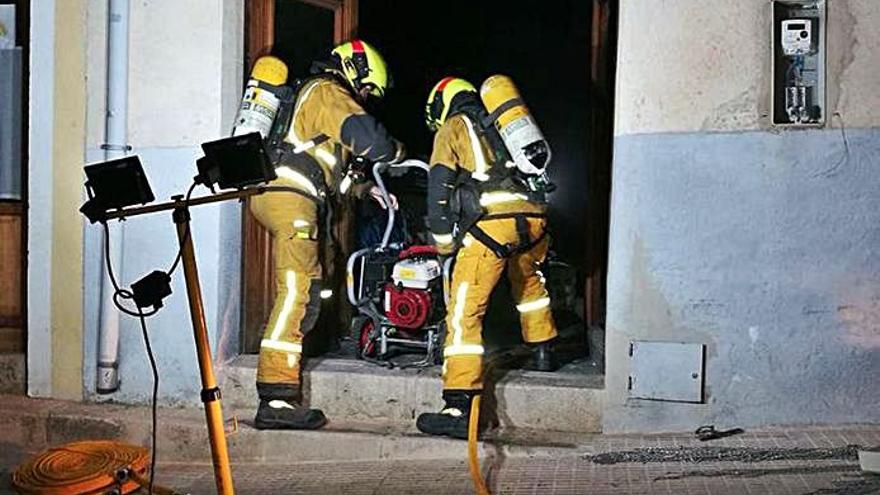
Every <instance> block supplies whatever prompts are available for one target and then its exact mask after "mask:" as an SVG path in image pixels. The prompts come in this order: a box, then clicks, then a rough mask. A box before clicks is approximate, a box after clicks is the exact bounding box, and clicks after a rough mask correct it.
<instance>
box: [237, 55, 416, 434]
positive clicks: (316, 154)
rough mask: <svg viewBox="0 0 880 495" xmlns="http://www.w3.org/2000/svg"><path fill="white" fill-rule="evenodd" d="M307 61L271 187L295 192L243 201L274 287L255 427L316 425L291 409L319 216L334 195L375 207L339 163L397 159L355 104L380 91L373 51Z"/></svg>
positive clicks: (318, 420)
mask: <svg viewBox="0 0 880 495" xmlns="http://www.w3.org/2000/svg"><path fill="white" fill-rule="evenodd" d="M276 60H277V59H276ZM279 62H280V61H279ZM316 65H317V67H318V69H317V70H315V71H313V72H316V74H315V75H314V76H312V77H310V78H308V79H306V80H305V81H303V82H302V84H300V85H299V87H298V89H297V91H296V96H295V99H293V105H292V110H291V112H290V115H289V116H288V117H287V118H289V121H288V122H289V124H287V126H288V127H287V130H286V134H285V135H284V139H283V144H282V145H281V146H280V150H279V151H278V155H277V160H276V169H275V170H276V174H277V176H278V178H277V179H276V180H275V181H274V182H273V183H272V185H280V186H289V187H293V188H296V189H297V190H299V191H300V193H301V194H291V193H285V192H270V193H267V194H263V195H260V196H255V197H254V198H253V199H252V200H251V202H250V210H251V212H252V213H253V214H254V216H255V217H256V218H257V220H258V221H259V222H260V223H261V224H262V225H263V226H265V227H266V228H267V229H268V230H269V231H270V232H271V233H272V235H273V249H274V261H275V287H276V293H277V295H276V299H275V302H274V306H273V308H272V312H271V315H270V317H269V321H268V323H267V325H266V328H265V330H264V334H263V338H262V341H261V343H260V356H259V365H258V368H257V392H258V395H259V397H260V404H259V408H258V410H257V415H256V420H255V423H256V427H257V428H261V429H281V428H292V429H315V428H320V427H321V426H323V425H324V424H325V423H326V418H325V417H324V414H323V413H322V412H321V411H320V410H318V409H309V408H306V407H304V406H302V405H301V399H302V393H301V388H300V366H301V364H302V341H303V336H304V335H305V334H306V333H308V332H309V331H310V330H311V329H312V328H313V326H314V325H315V322H316V320H317V317H318V311H319V309H320V300H321V296H320V292H321V283H320V280H321V277H322V267H321V262H320V261H321V260H320V259H319V258H320V250H319V242H318V239H319V235H318V234H319V231H321V230H324V229H322V228H321V227H323V225H322V221H321V218H322V217H323V216H324V215H323V214H322V212H323V209H324V208H325V207H326V205H327V204H328V203H330V202H331V201H332V199H333V198H334V197H335V196H336V195H340V194H353V195H355V196H356V197H360V198H365V197H368V196H372V197H373V198H374V199H376V200H377V201H379V202H380V203H382V200H381V193H380V192H379V190H378V188H376V187H375V185H373V184H371V183H370V182H361V183H357V181H353V180H352V178H353V177H354V175H353V174H352V170H350V169H349V167H347V164H348V163H349V160H350V159H351V158H352V157H362V158H364V159H366V160H368V161H387V162H394V161H397V160H401V159H402V158H403V155H404V149H403V146H402V145H401V144H400V143H399V142H398V141H397V140H395V139H394V138H392V137H391V135H390V134H389V133H388V131H387V130H386V129H385V127H384V126H383V125H382V124H381V123H380V122H379V121H377V120H376V119H375V118H374V117H372V116H371V115H369V114H368V113H366V111H365V110H364V108H363V104H364V102H365V100H367V98H368V97H377V98H381V97H383V96H384V94H385V91H386V89H387V88H388V83H389V76H388V69H387V67H386V64H385V61H384V60H383V58H382V56H381V55H380V54H379V52H378V51H377V50H376V49H375V48H373V47H372V46H370V45H369V44H367V43H365V42H363V41H360V40H353V41H350V42H347V43H343V44H342V45H339V46H337V47H336V48H335V49H333V51H332V56H331V58H330V61H329V62H328V63H324V64H316ZM285 72H286V71H285ZM255 75H256V74H255ZM270 76H271V74H270ZM275 79H278V80H279V81H280V78H278V77H276V78H275ZM276 83H277V81H276ZM392 202H394V200H392ZM382 206H383V207H387V206H392V207H396V205H384V203H382ZM322 234H323V235H330V234H329V232H322Z"/></svg>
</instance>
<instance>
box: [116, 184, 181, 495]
mask: <svg viewBox="0 0 880 495" xmlns="http://www.w3.org/2000/svg"><path fill="white" fill-rule="evenodd" d="M196 186H198V182H196V181H194V182H193V184H192V185H191V186H190V188H189V190H187V192H186V197H185V199H184V208H188V206H189V201H190V198H191V197H192V193H193V191H194V190H195V188H196ZM101 225H102V226H103V227H104V261H105V265H106V267H107V275H108V276H109V278H110V283H111V284H113V297H112V300H113V305H114V306H116V309H118V310H119V311H121V312H122V313H125V314H127V315H129V316H132V317H135V318H137V319H138V320H139V321H140V325H141V334H142V336H143V340H144V347H145V348H146V350H147V358H148V359H149V362H150V370H151V371H152V373H153V391H152V397H151V399H150V411H151V412H150V421H151V426H150V439H151V446H150V448H151V454H150V479H149V484H148V493H150V494H152V493H153V485H154V480H155V476H156V444H157V427H156V425H157V423H158V397H159V368H158V366H157V365H156V357H155V355H154V354H153V347H152V345H151V344H150V336H149V332H148V330H147V318H149V317H150V316H153V315H155V314H156V313H157V312H158V311H159V308H155V307H154V308H153V309H152V310H151V311H148V312H146V313H145V312H144V311H143V310H142V309H141V308H140V307H138V306H137V305H136V310H131V309H129V308H127V307H125V305H124V304H123V303H122V300H133V299H134V293H133V292H132V291H130V290H127V289H123V288H121V287H120V286H119V282H118V280H117V279H116V273H115V272H114V271H113V264H112V263H111V262H110V227H109V226H108V225H107V222H106V221H104V222H101ZM189 235H190V230H189V225H187V228H186V232H185V234H184V238H183V240H182V241H181V242H180V247H179V248H178V250H177V255H176V256H175V257H174V262H173V263H172V264H171V268H169V270H168V272H167V274H168V276H169V277H171V275H172V274H173V273H174V271H175V270H176V269H177V267H178V266H179V264H180V260H181V258H182V257H183V245H184V244H185V243H186V241H187V239H188V238H189Z"/></svg>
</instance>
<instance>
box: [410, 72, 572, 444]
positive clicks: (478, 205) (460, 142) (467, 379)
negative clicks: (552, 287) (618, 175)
mask: <svg viewBox="0 0 880 495" xmlns="http://www.w3.org/2000/svg"><path fill="white" fill-rule="evenodd" d="M426 114H427V115H426V117H427V124H428V127H429V128H431V130H433V131H436V135H435V137H434V147H433V152H432V155H431V161H430V166H431V169H430V172H429V179H428V223H429V228H430V230H431V234H432V236H433V238H434V241H435V244H436V245H437V248H438V249H439V251H440V252H441V253H447V254H451V253H453V252H454V251H455V249H456V248H458V251H457V254H456V255H455V256H456V257H455V268H454V272H453V275H452V281H451V284H450V295H451V297H450V301H449V304H448V305H447V316H446V328H447V333H446V341H445V345H444V351H443V357H444V363H443V398H444V400H445V402H446V406H445V407H444V408H443V410H441V411H440V412H439V413H425V414H421V415H420V416H419V418H418V420H417V423H416V424H417V426H418V428H419V430H421V431H422V432H424V433H428V434H432V435H448V436H452V437H456V438H467V430H468V421H469V419H468V418H469V413H470V408H471V400H472V399H473V397H474V396H475V395H477V394H480V393H481V390H482V387H483V382H482V373H483V337H482V322H483V316H484V314H485V312H486V307H487V305H488V302H489V296H490V295H491V293H492V289H493V288H494V287H495V285H496V284H497V282H498V280H499V279H500V277H501V274H502V272H503V271H504V268H505V266H507V268H508V276H509V278H510V282H511V285H512V291H513V298H514V301H516V303H517V306H516V309H517V310H518V311H519V313H520V321H521V324H522V333H523V339H524V340H525V342H526V343H527V344H528V345H530V346H532V347H533V348H534V350H533V362H532V365H531V367H533V368H536V369H541V370H545V371H551V370H553V369H554V368H555V364H554V363H553V360H552V353H551V352H550V345H551V342H552V340H553V339H554V338H555V337H556V326H555V324H554V322H553V318H552V316H551V313H550V298H549V296H548V293H547V289H546V288H545V287H544V279H543V276H542V274H541V272H540V265H541V263H542V262H543V261H544V258H545V256H546V254H547V250H548V246H549V244H550V238H549V237H548V235H547V233H546V223H547V220H546V216H545V212H546V202H545V200H544V194H543V193H542V192H540V191H539V192H535V191H530V190H529V189H528V188H527V187H526V186H525V185H524V181H521V180H518V179H517V177H516V174H517V172H516V169H515V168H513V167H512V166H510V165H511V162H510V161H509V155H506V154H505V152H504V150H503V148H502V146H503V143H500V141H499V139H498V135H497V134H494V135H492V134H491V132H492V129H488V130H486V126H484V124H485V123H487V112H486V109H485V107H484V106H483V104H482V103H481V101H480V99H479V96H478V94H477V91H476V89H475V88H474V86H473V85H471V84H470V83H469V82H467V81H465V80H463V79H459V78H452V77H448V78H445V79H443V80H441V81H440V82H439V83H438V84H437V85H436V86H434V88H433V90H432V91H431V93H430V95H429V97H428V104H427V107H426ZM459 246H460V247H459Z"/></svg>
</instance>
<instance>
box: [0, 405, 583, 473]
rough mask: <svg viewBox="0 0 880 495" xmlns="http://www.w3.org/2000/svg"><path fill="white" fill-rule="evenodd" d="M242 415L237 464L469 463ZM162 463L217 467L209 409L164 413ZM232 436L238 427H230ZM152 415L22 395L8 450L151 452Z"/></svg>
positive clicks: (360, 430) (7, 427) (377, 434)
mask: <svg viewBox="0 0 880 495" xmlns="http://www.w3.org/2000/svg"><path fill="white" fill-rule="evenodd" d="M224 411H225V412H226V416H227V417H228V418H232V417H233V416H238V418H239V424H238V429H237V431H234V432H229V433H228V435H227V438H228V444H229V453H230V458H231V459H232V461H233V462H234V463H237V462H272V463H285V462H328V461H334V462H341V461H383V460H430V459H465V458H466V455H467V443H466V442H465V441H463V440H455V439H448V438H436V437H429V436H425V435H422V434H420V433H418V432H416V431H415V430H414V429H413V428H412V427H401V425H395V424H390V423H387V422H376V421H372V422H369V421H360V422H358V421H331V422H330V423H329V424H328V425H327V426H326V427H325V428H323V429H321V430H318V431H260V430H257V429H255V428H254V427H253V426H252V422H251V421H252V414H253V412H252V411H239V413H240V414H236V413H237V412H236V411H235V410H233V409H231V408H228V407H227V408H225V409H224ZM158 420H159V428H158V447H159V452H158V458H159V459H160V460H161V461H162V462H210V459H211V457H210V450H209V444H208V436H207V428H206V426H205V419H204V413H203V411H202V410H201V408H164V407H163V408H159V411H158ZM228 426H229V427H230V430H231V422H230V423H229V424H228ZM150 427H151V423H150V408H149V407H146V406H127V405H118V404H109V403H102V404H95V403H87V404H84V403H73V402H64V401H56V400H45V399H29V398H26V397H22V396H9V395H3V396H0V438H2V441H0V445H3V446H4V449H6V450H16V451H19V452H20V453H21V456H19V457H22V458H23V457H24V455H28V454H34V453H36V452H38V451H40V450H42V449H45V448H47V447H49V446H54V445H60V444H64V443H67V442H72V441H77V440H85V439H114V440H119V441H123V442H128V443H132V444H136V445H144V446H149V445H150V432H151V429H150ZM593 437H594V435H574V436H573V435H572V434H571V433H568V432H546V431H545V432H534V431H532V432H515V431H505V432H503V433H500V434H494V435H490V436H489V437H488V438H487V439H486V440H485V441H483V442H481V447H480V448H481V454H480V455H481V456H482V457H504V458H521V457H551V456H552V457H556V458H558V457H565V456H576V455H578V453H579V452H581V451H582V450H583V449H582V447H579V446H583V445H584V444H585V443H589V439H590V438H593Z"/></svg>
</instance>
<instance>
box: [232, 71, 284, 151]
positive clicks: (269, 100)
mask: <svg viewBox="0 0 880 495" xmlns="http://www.w3.org/2000/svg"><path fill="white" fill-rule="evenodd" d="M286 82H287V65H286V64H285V63H284V62H282V61H281V60H280V59H278V58H276V57H272V56H264V57H260V58H258V59H257V62H256V63H255V64H254V68H253V70H252V71H251V78H250V80H248V82H247V87H246V88H245V90H244V96H243V97H242V99H241V106H240V107H239V109H238V115H237V116H236V117H235V127H234V128H233V130H232V135H233V136H240V135H243V134H249V133H251V132H259V133H260V134H261V135H262V136H263V138H264V139H265V138H267V137H268V136H269V133H270V131H271V130H272V125H273V124H274V123H275V118H276V117H277V116H278V111H279V108H280V107H281V103H282V99H283V98H284V96H285V95H286V93H287V92H288V91H289V90H290V89H289V88H287V87H285V86H284V83H286Z"/></svg>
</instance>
